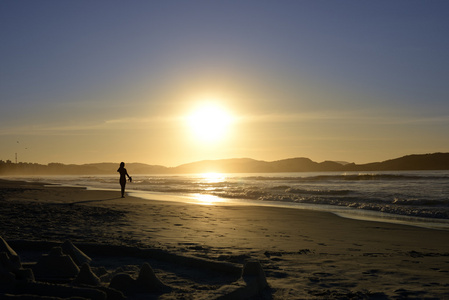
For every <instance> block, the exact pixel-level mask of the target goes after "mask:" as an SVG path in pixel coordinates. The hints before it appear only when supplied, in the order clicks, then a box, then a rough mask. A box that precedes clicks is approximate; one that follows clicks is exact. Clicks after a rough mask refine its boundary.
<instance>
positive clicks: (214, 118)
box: [187, 104, 232, 142]
mask: <svg viewBox="0 0 449 300" xmlns="http://www.w3.org/2000/svg"><path fill="white" fill-rule="evenodd" d="M187 121H188V124H189V126H190V128H191V130H192V133H193V135H194V136H195V137H196V138H197V139H199V140H201V141H203V142H216V141H219V140H222V139H224V137H225V136H226V135H227V134H228V130H229V126H230V125H231V123H232V116H231V115H230V114H229V112H228V111H227V110H226V109H224V108H223V107H221V106H219V105H217V104H202V105H200V106H198V107H197V108H196V109H194V110H193V112H192V113H191V114H190V115H189V116H188V118H187Z"/></svg>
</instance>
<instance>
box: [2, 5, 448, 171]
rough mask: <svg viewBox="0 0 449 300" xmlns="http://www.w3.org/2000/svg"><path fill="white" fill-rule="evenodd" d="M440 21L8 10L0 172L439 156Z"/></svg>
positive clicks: (340, 11)
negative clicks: (0, 167)
mask: <svg viewBox="0 0 449 300" xmlns="http://www.w3.org/2000/svg"><path fill="white" fill-rule="evenodd" d="M405 3H407V5H404V4H405ZM448 8H449V4H447V2H444V1H432V2H430V3H429V2H427V4H426V5H424V4H423V3H422V2H420V1H395V2H390V1H375V2H360V1H341V2H339V3H338V4H337V3H335V2H333V1H329V2H326V1H323V2H322V1H319V2H317V1H286V2H272V1H248V2H247V1H245V2H241V1H213V2H211V1H135V2H131V3H128V2H121V1H95V2H91V1H45V2H39V4H37V3H36V2H35V1H20V2H17V1H3V2H2V3H0V25H1V26H0V38H1V40H2V41H3V42H2V43H1V46H0V56H1V65H0V99H1V104H2V109H1V112H0V125H1V127H0V140H1V143H0V159H1V160H8V159H9V160H12V161H14V158H15V153H17V154H18V160H19V161H24V162H37V163H50V162H62V163H76V164H81V163H94V162H120V161H125V162H142V163H148V164H155V165H156V164H158V165H165V166H177V165H180V164H183V163H188V162H193V161H198V160H205V159H224V158H242V157H248V158H254V159H258V160H267V161H273V160H279V159H284V158H290V157H308V158H310V159H312V160H314V161H318V162H320V161H323V160H340V161H349V162H356V163H366V162H373V161H382V160H386V159H390V158H396V157H399V156H403V155H407V154H412V153H417V154H419V153H431V152H448V150H449V139H448V137H449V136H448V133H447V132H448V131H447V129H448V128H449V126H448V125H449V101H448V99H449V88H448V85H447V80H448V78H449V73H448V70H449V60H448V59H447V53H449V41H448V39H447V37H446V36H445V35H446V34H447V32H449V20H448V18H447V17H446V16H445V13H444V12H447V9H448Z"/></svg>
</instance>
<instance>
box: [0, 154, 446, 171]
mask: <svg viewBox="0 0 449 300" xmlns="http://www.w3.org/2000/svg"><path fill="white" fill-rule="evenodd" d="M118 165H119V163H94V164H84V165H65V164H61V163H50V164H48V165H40V164H35V163H18V164H15V163H12V162H11V161H6V162H4V161H1V160H0V175H65V174H67V175H101V174H109V175H112V174H116V171H117V168H118ZM126 168H127V169H128V171H129V173H130V175H133V174H189V173H191V174H194V173H209V172H217V173H275V172H276V173H281V172H326V171H328V172H330V171H337V172H345V171H406V170H407V171H410V170H449V153H433V154H413V155H407V156H403V157H400V158H396V159H390V160H386V161H383V162H374V163H368V164H355V163H347V162H335V161H324V162H321V163H317V162H314V161H312V160H310V159H309V158H305V157H297V158H289V159H283V160H277V161H272V162H267V161H261V160H254V159H251V158H233V159H221V160H204V161H199V162H193V163H188V164H183V165H180V166H177V167H172V168H169V167H164V166H159V165H147V164H142V163H127V164H126Z"/></svg>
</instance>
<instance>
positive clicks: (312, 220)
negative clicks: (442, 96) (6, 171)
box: [0, 180, 449, 299]
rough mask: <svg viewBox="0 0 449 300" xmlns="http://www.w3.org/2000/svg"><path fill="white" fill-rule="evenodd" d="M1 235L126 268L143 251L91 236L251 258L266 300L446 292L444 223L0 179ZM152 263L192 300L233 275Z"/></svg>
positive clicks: (237, 260)
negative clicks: (428, 225)
mask: <svg viewBox="0 0 449 300" xmlns="http://www.w3.org/2000/svg"><path fill="white" fill-rule="evenodd" d="M0 236H2V237H3V238H4V239H5V240H6V241H8V243H10V245H11V246H12V247H13V246H14V245H16V248H17V249H15V250H16V252H17V253H18V254H19V255H20V256H21V258H22V261H25V262H26V260H27V259H29V260H32V259H34V258H35V257H34V256H33V255H34V254H33V253H32V252H33V251H37V250H38V249H37V248H38V247H37V246H36V245H42V242H45V243H48V245H52V243H54V244H57V243H62V242H64V241H66V240H70V241H72V242H73V243H74V244H75V245H79V247H80V248H81V249H82V246H83V245H85V249H87V250H85V251H84V252H85V253H86V254H87V255H89V256H91V257H92V258H93V261H92V265H93V266H94V267H95V266H97V265H98V266H100V265H106V266H107V267H109V268H113V267H117V266H118V262H117V257H120V258H121V263H123V265H126V266H127V267H128V268H130V269H132V268H137V267H136V266H138V265H140V264H141V263H142V258H139V259H137V258H135V257H133V256H132V255H131V254H129V253H131V252H126V251H125V252H123V251H122V254H120V251H118V250H117V251H116V253H115V254H114V255H112V256H111V255H109V256H105V255H103V256H102V255H99V253H97V252H95V251H93V250H92V249H94V248H95V247H92V245H98V247H97V248H101V249H107V247H108V246H109V247H110V249H131V248H138V249H157V250H160V251H163V252H164V253H170V254H173V255H174V256H178V257H194V258H199V259H204V260H207V261H211V262H214V261H215V262H220V263H230V264H234V265H237V266H239V265H243V264H244V262H245V260H247V259H249V258H251V259H256V260H258V261H259V262H260V263H261V265H262V268H263V269H264V271H265V275H266V278H267V282H268V284H269V287H270V288H269V289H267V290H266V291H265V292H264V294H263V295H261V297H262V296H263V297H265V298H267V299H270V297H271V298H274V299H304V298H308V299H315V298H316V299H323V298H325V299H347V298H351V297H352V298H354V299H369V298H373V299H389V298H390V299H398V298H437V299H445V298H446V299H447V298H449V231H442V230H432V229H425V228H419V227H412V226H405V225H396V224H387V223H379V222H370V221H360V220H350V219H345V218H341V217H338V216H336V215H333V214H331V213H325V212H317V211H309V210H300V209H286V208H275V207H258V206H244V205H213V206H212V205H195V204H187V203H181V202H165V201H153V200H143V199H140V198H135V197H126V198H124V199H122V198H120V192H119V191H118V190H117V192H113V191H92V190H85V189H82V188H71V187H46V186H44V185H43V184H41V183H24V182H13V181H5V180H0ZM39 243H41V244H39ZM33 245H34V246H33ZM114 247H116V248H114ZM120 247H121V248H120ZM33 248H36V249H33ZM39 249H40V251H42V247H40V248H39ZM89 249H91V250H90V253H89V251H88V250H89ZM21 253H22V254H21ZM150 264H151V265H152V266H153V268H154V269H155V272H156V273H157V274H158V276H159V277H160V278H161V280H162V281H164V282H166V283H167V284H170V285H172V286H179V287H180V288H179V289H178V290H177V291H176V292H170V293H166V294H163V295H159V296H158V298H157V299H183V298H182V297H185V298H187V299H188V298H189V297H190V298H192V299H195V298H199V296H200V295H204V293H205V291H211V290H214V289H217V288H219V287H220V285H224V284H228V283H229V282H230V281H232V280H235V278H232V276H231V277H226V276H224V277H223V278H221V279H220V276H215V277H216V280H215V281H214V280H212V278H211V277H213V276H211V274H210V273H208V272H207V270H204V269H201V268H195V266H194V265H193V266H188V267H186V266H180V265H179V266H178V267H176V265H174V266H173V265H172V266H168V265H167V263H158V261H157V259H156V260H154V259H153V261H152V262H150ZM164 266H165V267H164ZM178 268H179V270H178ZM192 274H195V275H192Z"/></svg>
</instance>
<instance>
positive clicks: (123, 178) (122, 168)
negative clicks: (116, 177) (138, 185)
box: [117, 162, 133, 198]
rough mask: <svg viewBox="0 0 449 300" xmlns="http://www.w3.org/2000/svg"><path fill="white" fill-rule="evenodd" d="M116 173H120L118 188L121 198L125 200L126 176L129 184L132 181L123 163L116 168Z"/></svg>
mask: <svg viewBox="0 0 449 300" xmlns="http://www.w3.org/2000/svg"><path fill="white" fill-rule="evenodd" d="M117 172H119V173H120V186H121V188H122V198H125V186H126V176H128V180H129V182H131V181H132V180H133V179H132V177H131V176H129V175H128V171H126V169H125V163H124V162H121V163H120V168H118V170H117Z"/></svg>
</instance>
